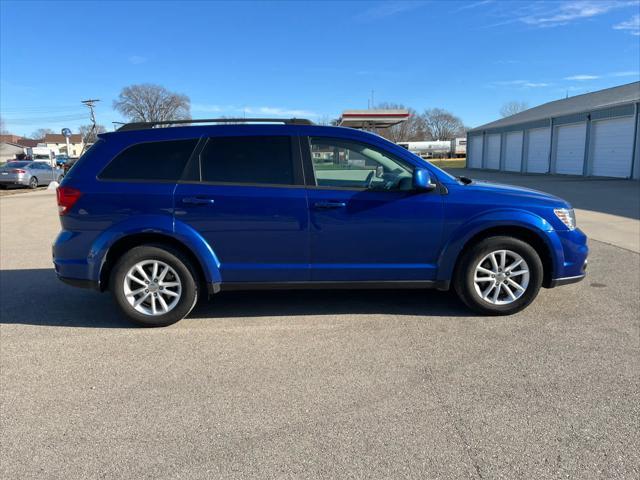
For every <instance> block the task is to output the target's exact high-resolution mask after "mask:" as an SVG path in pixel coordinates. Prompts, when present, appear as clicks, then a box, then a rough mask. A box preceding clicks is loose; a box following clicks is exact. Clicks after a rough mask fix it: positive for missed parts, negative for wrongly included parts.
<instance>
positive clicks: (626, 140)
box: [591, 117, 634, 178]
mask: <svg viewBox="0 0 640 480" xmlns="http://www.w3.org/2000/svg"><path fill="white" fill-rule="evenodd" d="M633 123H634V122H633V117H625V118H616V119H613V120H598V121H594V122H593V123H592V124H591V138H592V140H591V141H592V143H591V148H592V154H591V155H592V159H593V167H592V169H591V174H592V175H597V176H603V177H622V178H626V177H629V176H631V164H632V158H633V157H632V155H633V134H634V125H633Z"/></svg>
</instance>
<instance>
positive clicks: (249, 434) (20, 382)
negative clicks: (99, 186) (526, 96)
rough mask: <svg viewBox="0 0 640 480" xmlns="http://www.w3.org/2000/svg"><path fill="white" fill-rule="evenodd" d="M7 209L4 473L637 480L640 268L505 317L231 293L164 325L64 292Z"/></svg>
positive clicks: (1, 362) (39, 246) (600, 263)
mask: <svg viewBox="0 0 640 480" xmlns="http://www.w3.org/2000/svg"><path fill="white" fill-rule="evenodd" d="M58 228H59V227H58V218H57V214H56V206H55V197H54V196H53V195H52V194H51V193H50V192H37V193H32V194H26V195H11V196H8V197H3V198H1V199H0V253H1V255H0V380H1V386H2V388H1V401H2V403H1V406H2V408H1V410H0V420H1V426H2V428H1V432H2V433H1V435H2V448H1V451H0V477H1V478H7V479H30V478H37V479H43V478H60V479H88V478H101V479H103V478H109V479H122V478H136V479H137V478H149V479H177V478H182V479H211V478H238V479H247V478H256V479H258V478H259V479H270V478H278V479H286V478H292V479H293V478H296V479H298V478H366V479H373V478H385V479H388V478H394V479H396V478H421V479H424V478H428V479H436V478H442V479H445V478H447V479H448V478H450V479H460V478H472V479H491V478H504V479H514V478H523V479H529V478H536V479H543V478H579V479H589V478H629V479H632V478H638V476H639V475H640V454H639V453H638V452H640V438H639V427H640V424H639V418H640V402H639V398H638V397H639V395H638V393H639V378H640V360H639V353H640V333H639V312H640V256H639V255H638V254H637V253H635V252H633V251H631V250H630V249H625V248H620V247H617V246H614V245H611V244H608V243H611V242H608V243H602V242H599V241H591V250H592V253H591V257H590V262H589V275H588V278H587V279H586V280H585V281H584V282H582V283H579V284H575V285H569V286H566V287H562V288H557V289H553V290H543V291H542V292H541V294H540V296H539V298H538V299H537V300H536V302H535V303H534V304H533V305H531V306H530V307H529V308H528V309H527V310H525V311H524V312H521V313H519V314H517V315H514V316H511V317H498V318H489V317H480V316H475V315H473V314H470V313H469V312H468V311H467V310H466V309H465V308H464V307H463V306H462V305H461V304H460V302H459V301H458V300H457V299H456V298H455V297H454V296H453V295H450V294H443V293H441V292H435V291H417V290H411V291H379V290H376V291H339V292H335V291H313V292H299V291H296V292H251V293H240V292H229V293H222V294H219V295H217V296H216V297H215V298H214V299H213V300H212V301H211V302H210V303H206V304H201V305H199V306H198V307H197V309H196V310H195V311H194V312H193V313H192V315H191V316H190V317H189V318H187V319H185V320H183V321H181V322H179V323H178V324H176V325H174V326H172V327H169V328H164V329H142V328H136V327H133V326H131V325H130V324H129V323H128V322H127V321H126V320H125V319H123V318H122V317H121V316H120V314H119V313H118V312H117V311H116V308H115V306H114V305H113V303H112V301H111V299H110V297H109V295H108V294H98V293H95V292H92V291H86V290H81V289H75V288H72V287H69V286H67V285H64V284H62V283H60V282H59V281H58V280H57V279H56V278H55V274H54V272H53V270H52V267H51V259H50V244H51V242H52V240H53V238H54V236H55V234H56V232H57V230H58Z"/></svg>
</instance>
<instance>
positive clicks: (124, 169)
mask: <svg viewBox="0 0 640 480" xmlns="http://www.w3.org/2000/svg"><path fill="white" fill-rule="evenodd" d="M197 143H198V140H197V139H191V140H172V141H167V142H149V143H139V144H137V145H133V146H131V147H129V148H127V149H126V150H124V151H123V152H121V153H119V154H118V155H117V156H116V157H115V158H114V159H113V160H112V161H111V162H110V163H109V165H107V166H106V168H105V169H104V170H103V171H102V173H101V174H100V175H99V178H100V179H103V180H175V181H177V180H179V179H180V177H181V176H182V172H183V170H184V167H185V165H186V164H187V161H188V160H189V157H190V156H191V153H192V152H193V149H194V148H195V146H196V144H197Z"/></svg>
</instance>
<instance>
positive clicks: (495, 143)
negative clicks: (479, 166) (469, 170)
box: [485, 133, 500, 170]
mask: <svg viewBox="0 0 640 480" xmlns="http://www.w3.org/2000/svg"><path fill="white" fill-rule="evenodd" d="M485 168H490V169H492V170H498V169H499V168H500V134H499V133H498V134H493V135H487V163H486V164H485Z"/></svg>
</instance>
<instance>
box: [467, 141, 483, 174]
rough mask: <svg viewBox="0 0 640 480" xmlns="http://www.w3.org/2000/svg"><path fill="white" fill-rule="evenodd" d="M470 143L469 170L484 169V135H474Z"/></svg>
mask: <svg viewBox="0 0 640 480" xmlns="http://www.w3.org/2000/svg"><path fill="white" fill-rule="evenodd" d="M469 141H470V142H471V145H470V148H469V168H482V135H474V136H472V137H470V138H469Z"/></svg>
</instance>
